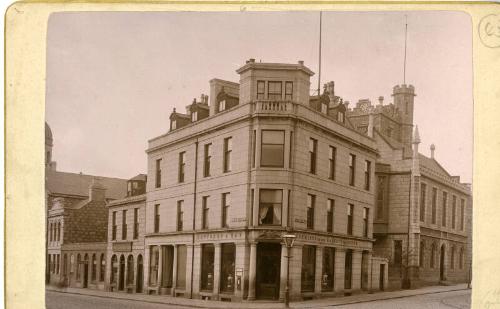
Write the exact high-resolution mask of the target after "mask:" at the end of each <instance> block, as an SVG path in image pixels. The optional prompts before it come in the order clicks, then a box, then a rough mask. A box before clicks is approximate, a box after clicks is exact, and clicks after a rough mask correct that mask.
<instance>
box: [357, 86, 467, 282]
mask: <svg viewBox="0 0 500 309" xmlns="http://www.w3.org/2000/svg"><path fill="white" fill-rule="evenodd" d="M392 96H393V97H394V104H392V103H391V104H386V105H384V104H383V97H381V98H380V102H379V104H378V105H376V106H374V105H372V104H371V102H370V101H369V100H360V101H359V102H358V104H357V105H356V107H355V108H353V109H351V110H349V111H348V118H349V120H350V121H351V123H353V125H354V126H355V127H356V128H357V129H358V130H359V131H361V132H367V134H371V135H372V136H373V138H374V139H375V141H376V142H377V149H378V151H379V154H380V157H379V158H378V160H377V165H376V177H377V179H376V182H377V194H376V197H375V205H376V207H375V218H374V234H375V239H376V241H375V243H374V248H373V250H374V252H375V253H376V254H377V255H380V256H383V257H386V258H387V259H388V260H389V261H390V263H389V279H390V287H391V288H401V287H418V286H421V285H434V284H438V283H443V282H467V281H469V280H470V267H471V258H472V253H471V250H472V246H471V236H472V228H471V227H472V225H471V224H472V217H471V216H472V196H471V190H470V185H468V184H464V183H460V178H459V177H458V176H451V175H450V174H449V173H448V172H447V171H446V170H445V169H444V168H443V167H442V166H441V165H440V164H439V163H438V161H437V160H436V159H435V156H434V152H435V146H434V145H432V146H431V153H432V155H431V158H428V157H426V156H424V155H422V154H420V153H419V151H418V146H419V143H420V137H419V135H418V130H417V129H416V128H415V135H414V136H412V130H413V127H414V124H413V109H414V97H415V89H414V87H413V86H411V85H409V86H407V85H401V86H395V87H394V89H393V95H392ZM410 142H411V144H412V147H409V144H410ZM410 150H411V152H410ZM443 205H445V206H443ZM443 208H446V210H443ZM453 221H455V222H453Z"/></svg>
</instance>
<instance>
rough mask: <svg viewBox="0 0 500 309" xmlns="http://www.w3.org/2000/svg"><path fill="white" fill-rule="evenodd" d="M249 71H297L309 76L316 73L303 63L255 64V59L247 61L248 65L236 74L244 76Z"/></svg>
mask: <svg viewBox="0 0 500 309" xmlns="http://www.w3.org/2000/svg"><path fill="white" fill-rule="evenodd" d="M249 69H256V70H262V69H263V70H297V71H302V72H304V73H306V74H307V75H309V76H313V75H314V72H313V71H311V70H310V69H309V68H308V67H306V66H305V65H304V64H303V63H298V64H293V63H270V62H255V60H254V59H252V61H247V63H246V64H245V65H244V66H242V67H241V68H239V69H238V70H236V73H238V74H242V73H243V72H245V71H247V70H249Z"/></svg>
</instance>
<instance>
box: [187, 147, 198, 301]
mask: <svg viewBox="0 0 500 309" xmlns="http://www.w3.org/2000/svg"><path fill="white" fill-rule="evenodd" d="M194 145H195V151H194V193H193V197H194V201H193V234H192V239H191V244H192V246H193V247H192V248H193V249H192V250H193V251H192V252H191V292H190V293H189V298H190V299H193V273H194V233H195V230H196V189H197V188H196V187H197V184H198V138H196V142H194Z"/></svg>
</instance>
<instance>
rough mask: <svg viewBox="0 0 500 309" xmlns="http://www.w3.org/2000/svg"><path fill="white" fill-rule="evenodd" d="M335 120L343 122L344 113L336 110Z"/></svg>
mask: <svg viewBox="0 0 500 309" xmlns="http://www.w3.org/2000/svg"><path fill="white" fill-rule="evenodd" d="M337 120H338V121H339V122H342V123H344V122H345V114H344V112H338V114H337Z"/></svg>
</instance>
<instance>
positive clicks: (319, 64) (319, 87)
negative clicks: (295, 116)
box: [318, 11, 323, 96]
mask: <svg viewBox="0 0 500 309" xmlns="http://www.w3.org/2000/svg"><path fill="white" fill-rule="evenodd" d="M322 15H323V12H322V11H319V57H318V58H319V63H318V96H319V95H320V94H321V92H320V90H321V18H322Z"/></svg>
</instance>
